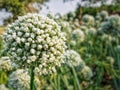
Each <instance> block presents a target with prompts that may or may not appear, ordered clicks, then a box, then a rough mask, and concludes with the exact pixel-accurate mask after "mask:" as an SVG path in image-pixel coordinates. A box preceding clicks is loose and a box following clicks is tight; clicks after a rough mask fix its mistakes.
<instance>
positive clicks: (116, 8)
mask: <svg viewBox="0 0 120 90" xmlns="http://www.w3.org/2000/svg"><path fill="white" fill-rule="evenodd" d="M80 8H81V9H80ZM102 10H106V11H108V13H110V14H112V13H119V12H120V4H115V5H102V6H101V7H78V8H77V9H76V14H77V16H79V15H80V14H82V15H84V14H90V15H93V16H95V15H96V14H97V13H98V12H100V11H102Z"/></svg>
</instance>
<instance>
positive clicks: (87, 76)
mask: <svg viewBox="0 0 120 90" xmlns="http://www.w3.org/2000/svg"><path fill="white" fill-rule="evenodd" d="M81 73H82V75H83V77H84V79H85V80H89V79H90V78H91V77H92V76H93V73H92V70H91V69H90V68H89V67H88V66H85V67H84V68H83V69H82V71H81Z"/></svg>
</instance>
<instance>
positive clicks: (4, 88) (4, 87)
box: [0, 84, 8, 90]
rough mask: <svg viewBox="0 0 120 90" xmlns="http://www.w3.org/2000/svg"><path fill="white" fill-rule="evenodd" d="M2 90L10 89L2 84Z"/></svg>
mask: <svg viewBox="0 0 120 90" xmlns="http://www.w3.org/2000/svg"><path fill="white" fill-rule="evenodd" d="M0 90H8V88H7V87H6V86H5V85H4V84H1V85H0Z"/></svg>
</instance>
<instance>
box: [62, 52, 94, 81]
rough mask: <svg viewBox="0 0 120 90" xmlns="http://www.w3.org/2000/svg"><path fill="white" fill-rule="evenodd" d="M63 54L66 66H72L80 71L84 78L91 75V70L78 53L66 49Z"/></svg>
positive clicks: (86, 78) (88, 77)
mask: <svg viewBox="0 0 120 90" xmlns="http://www.w3.org/2000/svg"><path fill="white" fill-rule="evenodd" d="M64 55H65V62H66V64H67V65H68V66H70V67H72V66H74V67H75V69H76V71H78V72H80V75H82V76H83V78H84V79H85V80H88V79H90V78H91V77H92V76H93V73H92V70H91V69H90V68H89V67H88V66H87V65H86V64H85V62H84V61H83V60H82V59H81V56H80V54H78V53H77V52H76V51H74V50H67V51H66V53H65V54H64Z"/></svg>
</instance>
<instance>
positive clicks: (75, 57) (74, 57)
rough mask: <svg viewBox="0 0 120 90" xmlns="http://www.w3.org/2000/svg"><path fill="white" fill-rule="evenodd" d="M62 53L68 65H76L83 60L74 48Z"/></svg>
mask: <svg viewBox="0 0 120 90" xmlns="http://www.w3.org/2000/svg"><path fill="white" fill-rule="evenodd" d="M64 55H65V62H66V64H68V65H69V66H70V67H71V66H78V65H80V64H81V62H83V60H82V59H81V57H80V55H79V54H78V53H77V52H76V51H74V50H67V51H66V52H65V54H64Z"/></svg>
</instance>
